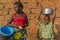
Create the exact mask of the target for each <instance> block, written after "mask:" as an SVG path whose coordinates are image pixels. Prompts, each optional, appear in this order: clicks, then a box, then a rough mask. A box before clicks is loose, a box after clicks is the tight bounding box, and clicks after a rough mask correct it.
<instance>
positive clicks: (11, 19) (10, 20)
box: [7, 15, 13, 25]
mask: <svg viewBox="0 0 60 40" xmlns="http://www.w3.org/2000/svg"><path fill="white" fill-rule="evenodd" d="M12 21H13V15H12V16H11V18H10V19H9V21H8V23H7V24H8V25H9V24H11V23H12Z"/></svg>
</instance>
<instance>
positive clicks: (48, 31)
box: [38, 14, 56, 40]
mask: <svg viewBox="0 0 60 40" xmlns="http://www.w3.org/2000/svg"><path fill="white" fill-rule="evenodd" d="M55 15H56V14H54V15H53V17H52V21H50V16H49V15H45V16H44V19H43V21H42V20H41V18H40V16H41V14H40V16H39V18H38V20H39V25H40V28H39V36H40V40H52V30H53V25H54V21H55V17H56V16H55Z"/></svg>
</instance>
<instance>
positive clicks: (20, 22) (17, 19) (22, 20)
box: [13, 13, 26, 26]
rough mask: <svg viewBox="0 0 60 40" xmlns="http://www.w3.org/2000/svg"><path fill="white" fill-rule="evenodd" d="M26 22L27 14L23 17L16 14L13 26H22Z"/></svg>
mask: <svg viewBox="0 0 60 40" xmlns="http://www.w3.org/2000/svg"><path fill="white" fill-rule="evenodd" d="M25 20H26V14H25V13H24V14H23V17H17V16H16V13H14V15H13V24H15V25H17V26H21V25H24V24H25Z"/></svg>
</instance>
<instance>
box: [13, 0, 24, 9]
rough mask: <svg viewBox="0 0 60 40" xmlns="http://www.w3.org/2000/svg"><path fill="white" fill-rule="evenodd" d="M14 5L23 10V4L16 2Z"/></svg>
mask: <svg viewBox="0 0 60 40" xmlns="http://www.w3.org/2000/svg"><path fill="white" fill-rule="evenodd" d="M16 4H17V5H18V6H19V7H21V8H22V9H23V4H22V3H21V2H20V1H17V2H15V3H14V5H16Z"/></svg>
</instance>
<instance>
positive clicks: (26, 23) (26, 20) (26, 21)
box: [22, 16, 29, 27]
mask: <svg viewBox="0 0 60 40" xmlns="http://www.w3.org/2000/svg"><path fill="white" fill-rule="evenodd" d="M28 25H29V24H28V17H27V16H26V19H25V24H24V25H22V27H26V26H28Z"/></svg>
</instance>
